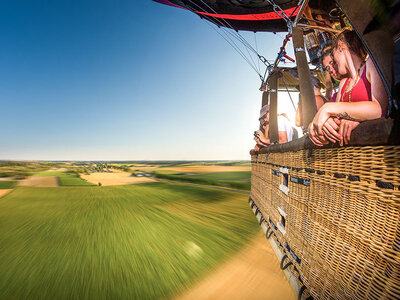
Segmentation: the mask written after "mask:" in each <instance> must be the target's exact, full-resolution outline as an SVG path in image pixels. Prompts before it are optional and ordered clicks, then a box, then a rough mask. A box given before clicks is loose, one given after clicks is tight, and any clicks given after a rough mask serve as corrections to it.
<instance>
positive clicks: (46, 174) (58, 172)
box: [34, 171, 65, 176]
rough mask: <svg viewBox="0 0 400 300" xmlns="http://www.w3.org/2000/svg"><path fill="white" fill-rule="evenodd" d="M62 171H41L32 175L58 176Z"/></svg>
mask: <svg viewBox="0 0 400 300" xmlns="http://www.w3.org/2000/svg"><path fill="white" fill-rule="evenodd" d="M64 173H65V172H64V171H43V172H38V173H35V174H34V176H60V175H63V174H64Z"/></svg>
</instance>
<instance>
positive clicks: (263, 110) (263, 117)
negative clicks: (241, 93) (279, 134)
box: [258, 104, 269, 126]
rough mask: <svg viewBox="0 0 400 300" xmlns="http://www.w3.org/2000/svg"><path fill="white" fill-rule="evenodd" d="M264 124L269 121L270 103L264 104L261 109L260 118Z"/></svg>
mask: <svg viewBox="0 0 400 300" xmlns="http://www.w3.org/2000/svg"><path fill="white" fill-rule="evenodd" d="M258 120H259V121H260V123H261V125H262V126H265V125H266V124H267V123H268V122H269V105H268V104H267V105H264V106H263V107H262V108H261V110H260V117H259V118H258Z"/></svg>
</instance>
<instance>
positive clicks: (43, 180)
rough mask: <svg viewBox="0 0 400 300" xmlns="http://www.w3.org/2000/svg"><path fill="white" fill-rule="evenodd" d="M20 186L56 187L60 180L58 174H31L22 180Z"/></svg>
mask: <svg viewBox="0 0 400 300" xmlns="http://www.w3.org/2000/svg"><path fill="white" fill-rule="evenodd" d="M18 186H34V187H56V186H58V180H57V177H56V176H31V177H28V178H27V179H24V180H21V181H20V182H19V184H18Z"/></svg>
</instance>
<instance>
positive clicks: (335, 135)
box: [322, 117, 343, 143]
mask: <svg viewBox="0 0 400 300" xmlns="http://www.w3.org/2000/svg"><path fill="white" fill-rule="evenodd" d="M339 126H340V120H339V119H338V118H332V117H330V118H329V119H328V120H327V121H326V122H325V124H324V125H323V126H322V131H323V134H324V137H325V138H326V139H328V140H329V141H330V142H332V143H336V142H340V141H342V140H343V138H342V136H341V135H340V134H339Z"/></svg>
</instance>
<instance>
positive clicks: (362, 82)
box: [308, 30, 388, 146]
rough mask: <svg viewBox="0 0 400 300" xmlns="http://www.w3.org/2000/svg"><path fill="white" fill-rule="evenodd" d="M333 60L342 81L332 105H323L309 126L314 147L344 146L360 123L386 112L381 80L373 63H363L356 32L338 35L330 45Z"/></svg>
mask: <svg viewBox="0 0 400 300" xmlns="http://www.w3.org/2000/svg"><path fill="white" fill-rule="evenodd" d="M332 56H333V59H334V63H335V64H336V65H337V72H338V74H339V75H340V76H343V78H345V80H344V82H343V84H342V85H341V86H340V87H339V92H338V94H337V97H336V99H335V102H330V103H326V104H325V105H323V106H322V107H321V109H320V110H319V111H318V112H317V114H316V115H315V117H314V120H313V121H312V122H311V123H310V126H309V129H308V131H309V134H310V139H311V141H312V142H313V143H314V144H315V145H317V146H322V145H323V144H325V143H326V140H329V141H331V142H336V141H339V143H340V145H343V144H347V143H348V142H349V141H350V134H351V132H352V130H353V129H354V128H355V127H356V126H358V124H359V122H362V121H367V120H373V119H376V118H380V117H383V116H386V114H387V109H388V96H387V94H386V91H385V88H384V86H383V83H382V80H381V78H380V77H379V74H378V72H377V70H376V68H375V66H374V64H373V62H372V60H371V59H370V58H368V59H366V56H365V51H364V48H363V46H362V44H361V41H360V40H359V38H358V37H357V35H356V33H355V32H353V31H350V30H345V31H343V32H342V33H340V34H339V35H338V37H337V38H336V40H335V41H334V43H333V51H332ZM334 118H338V119H339V120H340V124H339V129H337V128H334V127H333V126H332V125H331V124H333V123H335V122H333V120H334ZM329 120H331V121H329Z"/></svg>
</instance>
